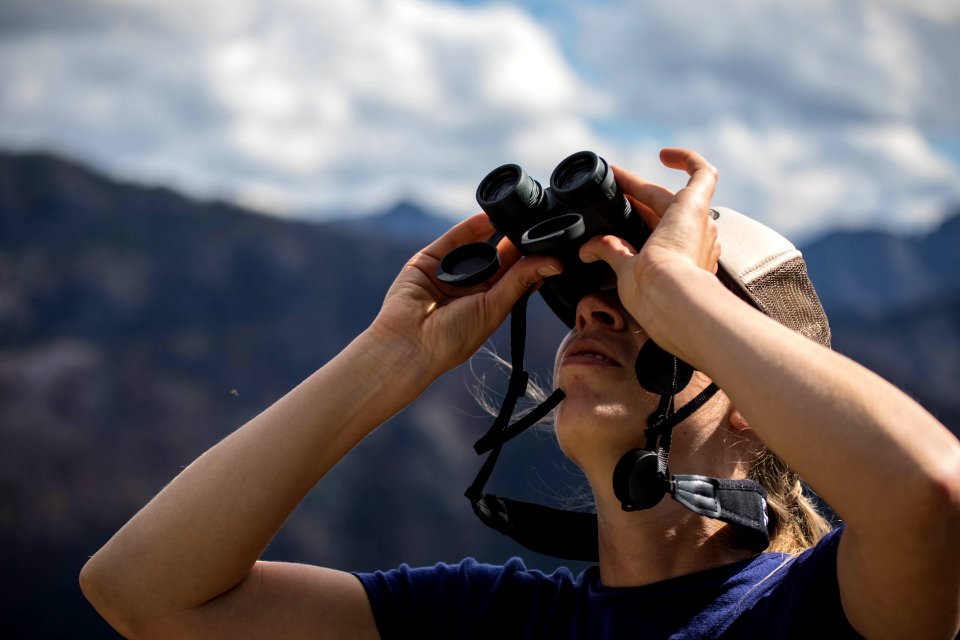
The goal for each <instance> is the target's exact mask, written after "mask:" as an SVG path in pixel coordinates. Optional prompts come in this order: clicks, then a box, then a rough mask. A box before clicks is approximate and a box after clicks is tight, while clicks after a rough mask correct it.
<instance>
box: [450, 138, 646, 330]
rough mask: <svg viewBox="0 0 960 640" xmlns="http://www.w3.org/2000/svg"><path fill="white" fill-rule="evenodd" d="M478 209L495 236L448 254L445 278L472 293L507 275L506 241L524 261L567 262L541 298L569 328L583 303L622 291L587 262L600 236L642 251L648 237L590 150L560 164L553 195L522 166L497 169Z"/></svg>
mask: <svg viewBox="0 0 960 640" xmlns="http://www.w3.org/2000/svg"><path fill="white" fill-rule="evenodd" d="M477 202H478V203H479V204H480V207H481V208H482V209H483V210H484V211H485V212H486V214H487V216H488V217H489V218H490V222H491V224H492V225H493V227H494V229H495V230H496V233H494V235H493V236H492V237H491V238H490V239H489V240H488V241H487V242H474V243H471V244H467V245H463V246H460V247H457V248H456V249H453V250H452V251H450V252H449V253H447V254H446V255H445V256H444V257H443V259H442V260H441V262H440V267H439V269H438V270H437V277H438V279H439V280H440V281H441V282H445V283H448V284H451V285H454V286H462V287H469V286H472V285H475V284H480V283H481V282H484V281H486V280H488V279H489V278H491V277H493V276H494V275H495V274H496V273H497V271H498V270H499V268H500V255H499V253H498V252H497V244H498V243H499V242H500V240H501V239H502V238H503V237H504V236H506V237H507V238H509V240H510V242H512V243H513V245H514V246H516V247H517V248H518V249H519V250H520V252H521V253H522V254H524V255H549V256H553V257H556V258H557V259H559V260H560V261H561V262H562V263H563V273H561V274H560V275H557V276H553V277H551V278H547V279H546V280H544V282H543V286H542V287H541V288H540V294H541V295H542V296H543V298H544V300H545V301H546V302H547V305H548V306H549V307H550V309H551V310H552V311H553V312H554V313H555V314H556V315H557V316H558V317H559V318H560V319H561V320H562V321H563V322H565V323H566V324H567V325H568V326H570V327H572V326H573V325H574V323H575V320H576V308H577V303H578V302H579V301H580V298H582V297H583V296H585V295H587V294H589V293H592V292H595V291H599V290H601V289H604V288H611V287H614V286H616V277H615V275H614V273H613V271H612V269H610V267H609V266H608V265H607V264H606V263H604V262H600V261H598V262H595V263H591V264H587V263H584V262H582V261H581V260H580V257H579V251H580V247H581V246H583V244H584V243H585V242H586V241H587V240H589V239H590V238H592V237H594V236H598V235H615V236H618V237H620V238H623V239H624V240H626V241H627V242H629V243H630V244H631V245H632V246H633V247H634V248H636V249H639V248H640V246H641V245H642V244H643V243H644V242H645V241H646V239H647V237H648V236H649V230H648V229H647V226H646V224H644V222H643V220H642V219H641V218H640V216H639V215H638V214H637V213H636V211H635V210H634V208H633V206H632V205H631V204H630V201H629V200H627V198H626V197H625V196H624V195H623V191H622V190H621V189H620V187H619V186H618V185H617V183H616V181H615V180H614V179H613V171H611V170H610V167H609V165H607V162H606V161H605V160H604V159H603V158H601V157H599V156H597V155H596V154H595V153H593V152H590V151H581V152H579V153H575V154H573V155H572V156H569V157H568V158H566V159H565V160H564V161H563V162H561V163H560V164H559V165H557V167H556V169H554V170H553V173H552V174H551V175H550V186H549V187H547V188H546V189H544V188H543V187H541V186H540V183H539V182H537V181H536V180H534V179H533V178H531V177H530V176H529V175H528V174H527V173H526V172H525V171H524V170H523V169H522V168H520V167H519V166H517V165H515V164H506V165H503V166H501V167H498V168H496V169H494V170H493V171H491V172H490V173H489V174H487V177H485V178H484V179H483V180H482V181H481V182H480V186H479V187H477Z"/></svg>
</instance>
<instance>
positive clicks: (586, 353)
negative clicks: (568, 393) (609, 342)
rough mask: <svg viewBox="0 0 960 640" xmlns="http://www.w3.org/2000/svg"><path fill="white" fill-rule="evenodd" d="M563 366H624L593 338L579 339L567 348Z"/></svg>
mask: <svg viewBox="0 0 960 640" xmlns="http://www.w3.org/2000/svg"><path fill="white" fill-rule="evenodd" d="M562 363H563V364H574V363H576V364H588V365H606V366H614V367H621V366H623V365H622V364H621V363H620V361H619V360H618V359H617V358H616V356H615V355H614V354H613V353H611V351H610V350H609V349H608V348H607V347H606V346H605V345H603V344H602V343H601V342H599V341H598V340H593V339H591V338H578V339H576V340H574V341H573V342H572V343H571V344H570V346H569V347H568V348H567V352H566V353H565V354H564V356H563V360H562Z"/></svg>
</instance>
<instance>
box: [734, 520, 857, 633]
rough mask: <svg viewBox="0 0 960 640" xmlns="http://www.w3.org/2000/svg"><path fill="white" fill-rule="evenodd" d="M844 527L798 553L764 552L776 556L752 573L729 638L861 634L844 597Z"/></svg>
mask: <svg viewBox="0 0 960 640" xmlns="http://www.w3.org/2000/svg"><path fill="white" fill-rule="evenodd" d="M843 532H844V528H843V527H840V528H837V529H834V530H833V531H831V532H830V533H828V534H827V535H826V536H824V538H823V539H822V540H820V542H819V543H817V545H815V546H814V547H811V548H810V549H807V550H806V551H804V552H803V553H801V554H800V555H798V556H786V555H781V554H764V555H765V556H770V557H771V558H770V559H769V560H767V561H766V562H764V563H758V564H757V566H756V568H755V570H754V572H753V574H752V575H750V580H749V582H750V583H752V586H751V587H750V588H749V589H748V590H747V591H746V592H745V594H744V597H743V600H742V601H741V602H740V603H739V605H738V608H739V612H738V614H737V616H736V620H735V622H734V623H733V624H732V625H731V626H730V629H729V634H727V636H725V637H744V638H747V637H778V638H779V637H782V638H806V637H832V638H833V637H835V638H848V637H850V638H858V637H860V636H859V635H857V634H856V633H855V632H854V630H853V628H852V627H851V626H850V624H849V622H848V621H847V618H846V615H845V614H844V611H843V605H842V604H841V601H840V588H839V583H838V581H837V547H838V545H839V543H840V540H841V537H842V536H843ZM777 556H780V557H781V558H782V559H781V560H780V561H776V557H777ZM771 569H772V570H771Z"/></svg>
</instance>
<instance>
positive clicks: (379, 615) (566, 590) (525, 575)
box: [354, 558, 581, 638]
mask: <svg viewBox="0 0 960 640" xmlns="http://www.w3.org/2000/svg"><path fill="white" fill-rule="evenodd" d="M354 575H356V576H357V578H359V580H360V582H361V584H363V586H364V589H365V590H366V592H367V597H368V598H369V600H370V604H371V607H372V608H373V612H374V617H375V618H376V620H377V626H378V628H379V629H380V632H381V635H382V636H383V637H385V638H386V637H389V636H390V635H392V631H391V630H397V629H401V630H402V629H406V630H408V631H409V630H410V629H411V628H413V629H417V630H419V631H420V632H421V634H425V635H438V636H461V637H469V636H472V635H477V634H479V633H480V632H481V630H483V629H487V630H488V631H489V630H490V625H491V624H496V625H497V628H499V629H501V630H503V629H519V628H527V629H531V628H534V627H535V626H536V625H538V624H539V623H540V622H539V621H540V620H541V619H544V618H546V617H549V616H550V615H552V614H553V613H555V610H556V607H557V606H559V604H560V603H561V602H564V601H570V600H572V599H574V598H575V596H574V595H573V594H574V593H575V591H576V590H577V589H578V588H579V585H580V583H581V581H580V578H576V577H574V576H573V574H572V573H571V572H570V571H569V570H568V569H566V568H560V569H557V570H555V571H553V572H551V573H544V572H542V571H538V570H536V569H529V568H527V567H526V565H525V564H524V562H523V561H522V560H521V559H519V558H511V559H510V560H508V561H507V562H506V563H504V564H502V565H496V564H486V563H481V562H477V561H476V560H475V559H473V558H466V559H464V560H461V561H460V562H457V563H455V564H447V563H437V564H435V565H433V566H429V567H410V566H408V565H406V564H403V565H400V566H399V567H397V568H395V569H390V570H388V571H375V572H372V573H355V574H354ZM501 635H502V634H501Z"/></svg>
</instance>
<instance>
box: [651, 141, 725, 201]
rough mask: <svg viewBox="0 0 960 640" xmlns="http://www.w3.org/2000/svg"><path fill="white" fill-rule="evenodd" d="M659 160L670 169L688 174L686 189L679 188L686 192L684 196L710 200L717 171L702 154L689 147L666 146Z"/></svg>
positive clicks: (715, 183)
mask: <svg viewBox="0 0 960 640" xmlns="http://www.w3.org/2000/svg"><path fill="white" fill-rule="evenodd" d="M660 160H661V162H663V164H664V165H666V166H668V167H670V168H671V169H682V170H684V171H686V172H687V173H688V174H689V175H690V179H689V180H688V181H687V187H686V189H683V190H681V191H687V192H688V193H687V194H685V197H687V198H690V197H696V198H703V199H705V200H706V201H707V202H709V201H710V199H711V198H712V197H713V192H714V190H715V189H716V186H717V178H718V173H717V170H716V168H715V167H714V166H713V165H711V164H710V163H709V162H707V161H706V159H704V157H703V156H701V155H700V154H699V153H697V152H696V151H691V150H690V149H672V148H668V149H663V150H661V151H660ZM677 195H678V196H679V195H681V194H680V193H678V194H677Z"/></svg>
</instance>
